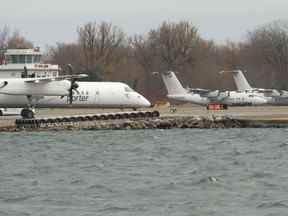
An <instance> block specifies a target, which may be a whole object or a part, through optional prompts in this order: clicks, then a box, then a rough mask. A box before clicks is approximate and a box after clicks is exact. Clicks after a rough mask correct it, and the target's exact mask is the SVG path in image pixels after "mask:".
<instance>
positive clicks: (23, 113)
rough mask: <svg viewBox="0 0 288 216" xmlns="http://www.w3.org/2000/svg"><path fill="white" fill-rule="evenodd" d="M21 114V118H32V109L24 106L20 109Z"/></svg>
mask: <svg viewBox="0 0 288 216" xmlns="http://www.w3.org/2000/svg"><path fill="white" fill-rule="evenodd" d="M21 116H22V118H23V119H31V118H34V111H33V110H32V109H29V108H24V109H22V110H21Z"/></svg>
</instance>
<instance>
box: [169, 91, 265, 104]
mask: <svg viewBox="0 0 288 216" xmlns="http://www.w3.org/2000/svg"><path fill="white" fill-rule="evenodd" d="M167 97H168V98H170V99H174V100H179V101H184V102H190V103H195V104H198V105H207V104H209V103H221V104H227V105H229V106H249V105H251V106H255V105H264V104H267V100H266V99H265V98H263V97H261V96H257V95H254V94H247V93H245V92H236V91H225V92H221V93H220V94H219V95H217V96H215V97H207V96H201V95H200V94H193V93H188V92H187V93H184V94H178V95H177V94H174V95H167Z"/></svg>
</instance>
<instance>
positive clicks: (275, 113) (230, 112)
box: [0, 104, 288, 131]
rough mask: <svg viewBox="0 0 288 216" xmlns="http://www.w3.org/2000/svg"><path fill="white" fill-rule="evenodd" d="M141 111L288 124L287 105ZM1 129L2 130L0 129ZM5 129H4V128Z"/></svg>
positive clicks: (8, 120)
mask: <svg viewBox="0 0 288 216" xmlns="http://www.w3.org/2000/svg"><path fill="white" fill-rule="evenodd" d="M139 110H141V111H153V110H158V111H159V112H160V116H161V117H162V118H165V117H168V118H174V117H175V118H179V117H191V116H194V117H199V116H201V117H207V118H209V117H211V116H212V117H227V118H230V119H237V120H247V121H251V122H253V121H255V122H256V121H257V122H259V121H266V122H267V121H271V122H273V124H274V125H275V123H276V124H277V122H279V123H281V124H282V125H283V124H287V126H288V106H254V107H229V108H228V109H227V110H207V109H206V107H202V106H195V105H190V104H184V105H178V106H173V107H153V108H149V109H139ZM123 111H132V110H131V109H90V108H89V109H87V108H85V109H84V108H81V109H79V108H75V109H74V108H69V109H67V108H66V109H59V108H57V109H44V110H39V111H37V112H36V118H44V117H46V118H49V117H58V116H62V117H63V116H73V115H83V114H97V113H109V112H123ZM17 118H21V117H20V116H19V115H13V116H12V115H11V116H10V115H9V116H1V117H0V129H1V128H10V127H15V120H16V119H17ZM2 131H3V130H2ZM4 131H5V130H4Z"/></svg>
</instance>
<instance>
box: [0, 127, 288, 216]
mask: <svg viewBox="0 0 288 216" xmlns="http://www.w3.org/2000/svg"><path fill="white" fill-rule="evenodd" d="M0 138H1V140H0V143H1V144H0V171H1V173H0V215H1V216H6V215H7V216H10V215H11V216H12V215H13V216H18V215H19V216H22V215H24V216H29V215H33V216H34V215H41V216H46V215H47V216H48V215H49V216H51V215H53V216H55V215H59V216H60V215H61V216H66V215H67V216H74V215H75V216H90V215H91V216H92V215H93V216H94V215H113V216H114V215H117V216H119V215H123V216H124V215H125V216H127V215H133V216H134V215H141V216H142V215H147V216H148V215H149V216H151V215H155V216H156V215H157V216H158V215H165V216H166V215H173V216H174V215H181V216H182V215H183V216H186V215H187V216H194V215H201V216H202V215H221V216H223V215H227V216H228V215H229V216H231V215H233V216H235V215H239V216H240V215H241V216H243V215H253V216H255V215H259V216H260V215H261V216H263V215H269V216H272V215H273V216H274V215H277V216H278V215H287V212H288V130H287V129H224V130H223V129H220V130H195V129H193V130H189V129H187V130H136V131H76V132H75V131H74V132H41V133H27V132H21V133H7V134H5V133H4V134H3V133H2V134H0Z"/></svg>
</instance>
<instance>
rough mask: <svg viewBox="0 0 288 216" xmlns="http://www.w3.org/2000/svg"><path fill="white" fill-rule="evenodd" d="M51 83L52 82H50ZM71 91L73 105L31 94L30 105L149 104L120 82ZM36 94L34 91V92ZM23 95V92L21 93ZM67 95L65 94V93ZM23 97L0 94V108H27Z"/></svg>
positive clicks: (86, 85)
mask: <svg viewBox="0 0 288 216" xmlns="http://www.w3.org/2000/svg"><path fill="white" fill-rule="evenodd" d="M51 83H53V82H51ZM77 84H78V85H79V87H78V88H77V90H73V103H72V105H71V104H70V103H69V99H68V96H47V95H41V94H38V93H37V94H36V93H35V94H33V92H32V94H31V95H32V105H35V106H36V107H47V108H49V107H107V108H110V107H111V108H122V107H123V108H126V107H127V108H129V107H131V108H138V107H149V106H150V105H151V104H150V102H149V101H148V100H147V99H146V98H145V97H143V96H142V95H141V94H139V93H137V92H136V91H134V90H132V89H131V88H130V87H129V86H128V85H126V84H124V83H120V82H77ZM34 92H36V91H34ZM22 93H23V92H22ZM66 95H67V93H66ZM27 103H28V100H27V97H26V96H25V95H8V94H0V107H9V108H21V107H25V106H27Z"/></svg>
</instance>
